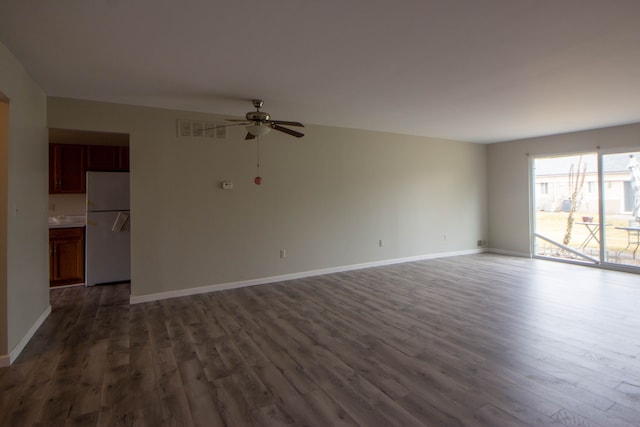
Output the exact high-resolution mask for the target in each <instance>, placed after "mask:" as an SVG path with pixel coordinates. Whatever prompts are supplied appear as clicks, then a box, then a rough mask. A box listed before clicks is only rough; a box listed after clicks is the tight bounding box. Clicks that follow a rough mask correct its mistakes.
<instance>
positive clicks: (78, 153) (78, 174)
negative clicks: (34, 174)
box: [49, 144, 86, 194]
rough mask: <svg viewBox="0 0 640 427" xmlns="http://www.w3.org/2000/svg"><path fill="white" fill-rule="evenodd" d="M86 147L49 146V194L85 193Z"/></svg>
mask: <svg viewBox="0 0 640 427" xmlns="http://www.w3.org/2000/svg"><path fill="white" fill-rule="evenodd" d="M85 164H86V146H84V145H76V144H49V192H50V193H66V194H74V193H76V194H77V193H84V192H85V172H86V169H85Z"/></svg>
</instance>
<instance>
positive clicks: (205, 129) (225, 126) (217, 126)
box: [202, 123, 249, 132]
mask: <svg viewBox="0 0 640 427" xmlns="http://www.w3.org/2000/svg"><path fill="white" fill-rule="evenodd" d="M248 124H249V123H233V124H228V125H215V126H213V127H210V128H204V129H202V131H203V132H204V131H207V130H214V129H218V128H228V127H230V126H243V125H248Z"/></svg>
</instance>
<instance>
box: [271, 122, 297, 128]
mask: <svg viewBox="0 0 640 427" xmlns="http://www.w3.org/2000/svg"><path fill="white" fill-rule="evenodd" d="M271 123H275V124H277V125H285V126H300V127H304V125H303V124H302V123H300V122H286V121H284V120H271Z"/></svg>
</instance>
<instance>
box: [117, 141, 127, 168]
mask: <svg viewBox="0 0 640 427" xmlns="http://www.w3.org/2000/svg"><path fill="white" fill-rule="evenodd" d="M118 149H119V150H118V170H121V171H124V172H129V147H118Z"/></svg>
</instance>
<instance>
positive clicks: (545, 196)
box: [532, 152, 640, 269]
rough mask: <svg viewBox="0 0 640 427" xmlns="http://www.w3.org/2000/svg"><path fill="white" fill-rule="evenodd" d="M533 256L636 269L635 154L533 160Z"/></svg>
mask: <svg viewBox="0 0 640 427" xmlns="http://www.w3.org/2000/svg"><path fill="white" fill-rule="evenodd" d="M532 168H533V183H534V189H533V210H534V212H533V236H532V240H533V245H534V255H536V256H539V257H549V258H554V259H561V260H565V261H572V262H581V263H589V264H599V265H610V266H613V265H618V266H624V267H625V268H632V269H635V268H640V247H639V246H640V152H625V153H615V154H598V153H581V154H577V155H571V156H558V157H546V158H542V157H541V158H536V159H534V160H533V164H532Z"/></svg>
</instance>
